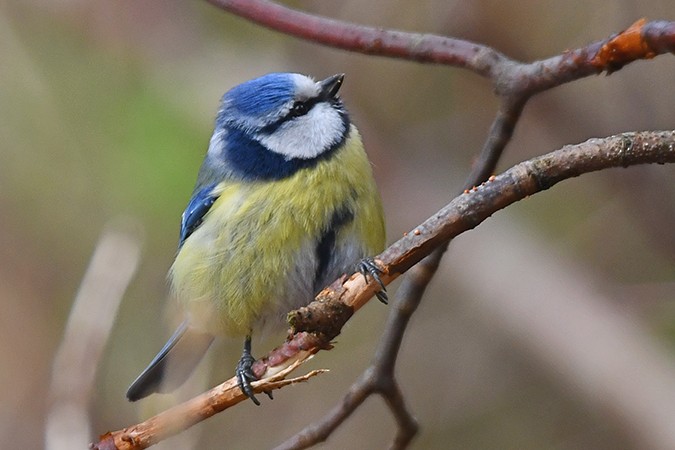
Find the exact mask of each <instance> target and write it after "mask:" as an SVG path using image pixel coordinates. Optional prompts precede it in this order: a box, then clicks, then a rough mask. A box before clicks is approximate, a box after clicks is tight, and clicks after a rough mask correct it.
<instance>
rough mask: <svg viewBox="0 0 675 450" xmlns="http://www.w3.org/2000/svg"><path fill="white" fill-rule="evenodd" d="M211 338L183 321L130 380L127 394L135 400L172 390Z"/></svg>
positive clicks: (193, 366)
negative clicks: (136, 376)
mask: <svg viewBox="0 0 675 450" xmlns="http://www.w3.org/2000/svg"><path fill="white" fill-rule="evenodd" d="M211 342H213V336H212V335H210V334H207V333H202V332H199V331H197V330H195V329H194V328H190V327H189V326H188V324H187V322H183V323H182V324H181V325H180V326H179V327H178V329H177V330H176V332H175V333H173V335H172V336H171V337H170V338H169V341H168V342H167V343H166V344H164V347H163V348H162V349H161V350H160V351H159V353H157V356H155V358H154V359H153V360H152V361H151V362H150V364H149V365H148V367H146V368H145V370H144V371H143V372H142V373H141V374H140V375H139V376H138V378H136V380H135V381H134V382H133V383H131V386H129V389H128V390H127V398H128V399H129V400H130V401H132V402H134V401H136V400H140V399H142V398H143V397H147V396H148V395H150V394H153V393H155V392H171V391H173V390H174V389H176V388H178V387H179V386H180V385H181V384H183V383H184V382H185V380H187V378H188V377H189V376H190V374H191V373H192V371H193V370H194V368H195V367H196V366H197V364H198V363H199V361H200V360H201V359H202V357H203V356H204V353H206V350H207V349H208V348H209V346H210V345H211Z"/></svg>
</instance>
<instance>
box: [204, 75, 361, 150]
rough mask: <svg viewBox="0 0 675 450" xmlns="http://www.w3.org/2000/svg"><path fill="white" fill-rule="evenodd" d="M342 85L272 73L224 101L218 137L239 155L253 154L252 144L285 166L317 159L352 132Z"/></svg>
mask: <svg viewBox="0 0 675 450" xmlns="http://www.w3.org/2000/svg"><path fill="white" fill-rule="evenodd" d="M343 79H344V75H343V74H338V75H333V76H332V77H329V78H326V79H325V80H322V81H319V82H316V81H314V80H312V79H311V78H309V77H307V76H305V75H300V74H296V73H271V74H268V75H265V76H262V77H260V78H256V79H254V80H250V81H247V82H245V83H242V84H240V85H238V86H235V87H234V88H232V89H230V90H229V91H228V92H227V93H226V94H225V95H224V96H223V98H222V102H221V108H220V111H219V112H218V117H217V119H216V130H215V133H214V137H216V135H217V134H218V133H219V132H221V133H222V134H223V137H224V138H225V140H226V141H230V142H229V144H230V146H239V148H238V149H230V150H233V151H235V152H237V153H245V152H247V151H250V150H251V149H250V148H249V147H250V145H244V141H251V142H253V143H255V144H260V145H261V146H263V147H264V148H265V149H266V150H268V151H271V152H273V153H275V154H277V155H278V156H281V157H283V159H285V160H286V161H289V160H311V159H314V158H316V157H319V156H321V155H323V154H324V153H326V152H329V151H330V150H332V149H334V148H335V147H336V146H338V145H340V144H341V143H342V142H343V141H344V139H345V137H346V135H347V133H348V131H349V118H348V116H347V113H346V111H345V109H344V107H343V105H342V101H341V100H340V98H339V97H338V95H337V93H338V90H339V89H340V86H341V85H342V80H343ZM212 144H213V142H212ZM227 145H228V143H227V142H226V143H225V146H227ZM212 147H213V145H212ZM218 147H220V146H218ZM216 150H217V149H216ZM245 156H246V155H245V154H240V155H236V158H242V157H245Z"/></svg>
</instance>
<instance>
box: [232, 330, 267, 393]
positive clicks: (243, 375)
mask: <svg viewBox="0 0 675 450" xmlns="http://www.w3.org/2000/svg"><path fill="white" fill-rule="evenodd" d="M254 362H255V358H254V357H253V355H251V341H250V338H247V340H246V342H245V343H244V352H243V353H242V355H241V358H240V359H239V362H238V363H237V368H236V369H235V374H236V376H237V385H238V386H239V389H241V392H243V393H244V395H245V396H247V397H248V398H250V399H251V401H252V402H253V403H255V404H256V405H257V406H260V401H259V400H258V399H257V398H256V397H255V394H254V393H253V386H251V382H252V381H258V377H257V376H255V373H253V363H254ZM264 392H265V394H267V396H268V397H269V398H270V399H273V397H272V391H264Z"/></svg>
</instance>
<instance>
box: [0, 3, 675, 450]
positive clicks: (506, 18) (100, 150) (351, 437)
mask: <svg viewBox="0 0 675 450" xmlns="http://www.w3.org/2000/svg"><path fill="white" fill-rule="evenodd" d="M293 5H295V6H297V7H299V8H302V9H307V10H310V11H314V12H317V13H320V14H325V15H328V16H331V17H335V18H341V19H345V20H351V21H354V22H358V23H367V24H372V25H377V26H382V27H391V28H400V29H406V30H410V31H420V32H432V33H439V34H448V35H453V36H457V37H464V38H467V39H473V40H476V41H480V42H483V43H487V44H490V45H494V46H495V47H496V48H497V49H498V50H500V51H502V52H504V53H506V54H508V55H510V56H513V57H516V58H521V59H534V58H541V57H545V56H549V55H554V54H557V53H559V52H561V51H563V50H564V49H565V48H570V47H575V46H580V45H584V44H586V43H589V42H593V41H596V40H598V39H602V38H604V37H605V36H607V35H609V34H611V33H613V32H615V31H618V30H620V29H622V28H623V27H625V26H627V25H629V24H630V23H631V22H632V21H633V20H635V19H636V18H638V17H642V16H648V17H649V18H653V19H658V18H660V19H668V20H673V17H672V4H671V2H669V1H665V0H664V1H659V0H649V1H641V2H637V1H625V2H621V3H620V4H619V3H617V4H613V5H612V6H608V5H607V4H606V3H604V2H599V1H590V2H567V3H565V2H556V1H553V0H546V1H543V2H538V1H534V0H530V1H525V2H503V1H495V0H482V1H463V0H458V1H454V2H445V1H440V0H426V1H422V2H412V3H411V2H404V1H401V0H398V1H396V0H389V1H384V0H378V1H373V2H366V3H364V2H359V1H344V2H303V1H297V2H293ZM0 56H1V57H2V64H0V137H1V138H2V148H1V149H0V211H2V213H0V357H1V358H2V359H3V360H4V361H5V363H4V364H2V365H0V382H2V384H3V385H4V386H10V387H11V388H8V389H5V390H3V392H1V393H0V404H2V405H3V408H2V411H3V412H1V413H0V442H3V444H6V445H8V446H9V447H13V448H39V447H40V446H41V445H42V442H43V436H42V435H41V434H40V430H42V428H43V425H44V415H45V408H46V403H45V402H42V401H35V400H34V399H35V398H43V397H44V396H45V395H46V384H47V383H48V380H49V376H50V365H51V359H52V355H53V352H54V350H55V348H56V346H57V345H58V343H59V340H60V337H61V334H62V329H63V324H64V323H65V321H66V319H67V316H68V312H69V308H70V303H71V301H72V298H73V296H74V294H75V292H76V290H77V287H78V283H79V280H80V278H81V276H82V274H83V272H84V270H85V268H86V265H87V262H88V259H89V256H90V254H91V252H92V249H93V246H94V245H95V242H96V239H97V236H98V235H99V233H100V232H101V230H102V229H103V227H104V226H105V224H107V223H109V222H110V221H114V220H117V218H118V217H120V216H122V217H127V218H131V220H133V221H135V222H136V223H137V224H138V226H139V227H140V228H142V229H143V234H144V236H145V242H144V249H143V250H144V258H143V261H142V265H141V268H140V271H139V273H138V275H137V277H136V279H135V281H134V283H133V284H132V286H131V287H130V289H129V291H128V293H127V295H126V298H125V301H124V302H123V306H122V308H121V310H120V314H119V317H118V319H117V326H116V328H115V330H114V332H113V334H112V335H111V337H110V341H109V344H108V350H107V357H106V359H105V361H104V362H103V363H102V365H101V367H100V368H99V377H98V385H97V392H96V396H95V398H94V399H93V405H94V407H93V408H92V412H91V420H92V423H93V425H92V427H93V430H94V431H96V432H104V431H106V430H109V429H115V428H118V427H121V426H125V425H128V424H130V423H132V422H134V421H136V420H137V419H138V418H139V417H141V416H142V417H146V416H147V415H148V414H150V413H151V412H152V411H153V410H156V409H157V408H160V407H161V406H162V405H163V404H165V403H166V400H162V399H160V400H157V399H155V400H150V401H148V402H146V403H143V404H141V405H139V406H137V405H131V404H128V403H127V402H126V400H125V399H124V391H125V389H126V386H127V385H128V383H129V382H130V381H131V380H132V379H133V377H134V376H135V375H136V374H137V373H138V371H139V370H140V369H141V368H142V367H143V366H144V365H145V363H147V361H148V359H149V358H150V357H151V356H152V355H154V352H155V351H156V350H157V348H158V347H159V346H160V345H161V344H162V343H163V338H164V337H165V336H166V334H167V331H168V326H167V325H166V323H167V322H169V321H170V320H171V319H170V318H167V319H166V320H164V319H163V318H164V317H165V316H167V315H168V316H172V315H173V314H172V313H166V311H165V307H164V303H165V299H166V296H167V293H166V284H165V273H166V270H167V268H168V267H169V265H170V263H171V260H172V257H173V254H174V251H175V245H176V240H177V233H178V224H179V217H180V214H181V212H182V209H183V207H184V205H185V202H186V201H187V199H188V198H189V195H190V192H191V189H192V184H193V182H194V179H195V176H196V171H197V169H198V167H199V164H200V162H201V159H202V156H203V153H204V151H205V149H206V146H207V144H208V140H209V137H210V131H211V125H212V120H213V117H214V115H215V111H216V108H217V105H218V99H219V97H220V95H222V93H223V92H224V91H225V90H226V89H228V88H229V87H231V86H233V85H234V84H237V83H239V82H241V81H243V80H246V79H249V78H252V77H254V76H257V75H260V74H262V73H265V72H271V71H297V72H305V73H310V74H312V75H315V76H316V77H323V76H327V75H330V74H332V73H337V72H346V73H347V78H346V84H345V88H344V93H343V97H344V98H345V102H346V104H347V106H348V108H349V109H350V111H351V113H352V115H353V117H354V121H355V122H356V123H357V124H358V125H359V128H360V129H361V132H362V134H363V136H364V139H365V142H366V147H367V148H368V151H369V154H370V157H371V159H372V160H373V164H374V167H375V172H376V177H377V178H378V182H379V185H380V187H381V190H382V192H383V197H384V200H385V209H386V211H387V217H388V229H389V240H390V241H393V240H395V239H396V238H397V237H398V236H400V235H401V234H402V233H403V232H404V231H406V230H409V229H410V228H411V227H413V226H414V225H416V224H417V223H419V222H420V221H422V220H423V219H424V218H426V217H427V216H428V215H429V214H431V213H433V212H434V211H436V210H437V209H438V208H439V207H440V206H442V205H443V204H445V203H447V201H448V200H449V199H450V198H451V197H452V196H453V194H454V193H456V192H457V191H458V189H459V187H460V186H461V185H462V182H463V180H464V177H465V176H466V174H467V173H468V168H469V166H470V163H471V160H472V158H473V156H474V155H475V154H476V152H477V151H478V149H479V148H480V147H481V145H482V141H483V139H484V138H485V136H486V132H487V129H488V127H489V124H490V121H491V120H492V116H493V113H494V110H495V106H496V100H495V99H494V97H493V96H492V93H491V88H490V86H489V84H488V83H487V82H486V81H485V80H482V79H480V78H478V77H477V76H475V75H472V74H470V73H466V72H463V71H460V70H457V69H448V68H442V67H437V66H421V65H416V64H412V63H406V62H402V61H393V60H387V59H384V58H371V57H366V56H362V55H353V54H349V53H347V52H344V51H338V50H334V49H326V48H322V47H319V46H316V45H314V44H311V43H307V42H302V41H299V40H296V39H293V38H290V37H285V36H280V35H278V34H276V33H274V32H272V31H269V30H266V29H262V28H260V27H257V26H255V25H252V24H249V23H246V22H244V21H242V20H240V19H237V18H234V17H230V16H228V15H226V14H224V13H223V12H222V11H218V10H216V9H215V8H213V7H211V6H209V5H207V4H205V3H201V2H179V1H175V0H174V1H168V2H166V1H164V2H162V1H158V0H151V1H147V2H85V1H81V0H67V1H61V2H52V3H51V4H42V3H40V2H36V1H26V2H13V1H11V0H7V1H4V2H3V1H0ZM673 73H675V62H674V58H672V57H669V56H665V57H661V58H657V59H656V60H654V61H648V62H640V63H637V64H634V65H631V66H629V67H627V68H625V69H624V70H622V71H620V72H618V73H616V74H614V75H612V76H611V77H595V78H592V79H586V80H582V81H580V82H578V83H574V84H572V85H569V86H564V87H562V88H560V89H557V90H555V91H553V92H550V93H545V94H543V95H541V96H540V97H538V98H536V99H535V100H534V101H533V102H532V103H531V104H530V105H528V108H527V109H526V111H525V114H524V117H523V120H522V121H521V123H520V124H519V127H518V129H517V133H516V137H515V139H514V142H513V143H512V145H511V146H510V147H509V149H508V153H507V154H506V155H505V159H504V161H503V163H502V166H501V169H505V168H506V167H508V166H509V165H511V164H513V163H516V162H518V161H521V160H523V159H527V158H529V157H531V156H534V155H536V154H540V153H543V152H547V151H550V150H553V149H556V148H558V147H560V146H562V145H563V144H565V143H570V142H578V141H582V140H585V139H587V138H589V137H592V136H603V135H608V134H612V133H616V132H619V131H627V130H638V129H658V128H668V127H670V128H672V124H673V123H675V112H674V110H673V108H672V98H670V99H666V98H664V97H666V95H665V94H667V95H672V94H670V87H671V85H672V79H673ZM631 171H632V172H631ZM631 171H619V170H617V171H610V172H606V173H602V174H597V175H596V176H593V175H592V176H587V177H583V178H582V179H579V180H574V181H569V182H566V183H563V184H562V185H561V186H559V187H556V189H553V190H551V192H548V193H544V194H541V195H538V196H536V197H535V198H533V199H529V200H528V201H525V202H522V204H519V205H515V206H514V207H513V208H512V209H513V215H512V216H509V217H518V220H520V221H521V222H522V224H523V226H524V227H530V228H531V229H532V230H537V231H536V232H537V233H539V234H541V235H543V236H545V237H546V239H548V241H549V242H550V245H551V251H552V252H553V253H555V252H556V251H561V249H564V251H565V252H566V253H567V254H571V255H572V256H573V257H574V258H577V261H578V262H579V264H580V265H582V266H584V265H585V266H587V267H592V268H593V269H594V270H595V271H596V272H597V276H598V277H599V278H601V279H604V280H610V281H611V282H612V283H615V284H616V286H617V292H616V297H617V301H619V302H622V304H624V305H626V306H627V307H628V308H630V309H631V310H633V311H634V312H635V314H636V315H637V316H638V317H641V319H642V320H644V321H645V323H647V324H648V326H649V327H651V328H653V329H654V330H655V333H657V334H659V335H660V336H662V337H663V338H664V339H668V340H669V341H670V342H671V343H672V342H675V331H673V330H675V325H674V324H675V306H674V304H673V303H672V284H673V278H674V277H673V269H674V267H673V265H674V264H675V257H674V256H675V251H674V249H673V248H671V247H670V246H667V245H664V244H663V239H662V238H661V237H659V236H660V233H670V234H672V222H667V221H665V220H664V218H663V215H659V214H656V213H655V212H654V211H655V210H668V211H673V210H674V207H673V205H674V202H673V198H675V191H674V189H673V183H672V181H671V180H672V175H673V172H674V170H673V169H672V168H669V167H665V168H664V167H658V168H641V169H635V170H633V169H631ZM629 172H631V173H632V174H633V175H632V176H629V175H627V174H628V173H629ZM649 180H651V184H645V183H646V182H647V181H649ZM655 186H656V187H657V189H659V191H656V190H655ZM635 192H659V195H658V196H656V195H655V196H653V197H652V198H650V201H649V202H647V201H644V199H642V200H641V199H639V198H638V197H635V196H634V193H635ZM632 195H633V197H632ZM500 217H501V216H500V215H497V216H496V217H495V218H494V219H492V220H500ZM476 233H480V228H479V229H478V230H477V231H476ZM449 257H457V255H452V254H450V255H449ZM462 295H463V293H462V292H460V291H458V290H456V289H455V288H453V287H452V286H450V285H449V284H448V283H447V281H446V280H445V279H444V278H443V277H440V278H439V279H436V280H435V281H434V284H433V286H432V289H431V292H430V295H429V296H428V297H429V298H427V299H426V300H425V303H424V304H423V306H422V309H421V311H420V312H419V314H418V315H416V316H415V318H414V319H413V323H412V325H411V328H410V330H409V332H408V334H407V336H408V340H407V341H406V344H405V346H404V350H403V354H402V361H401V366H400V367H399V372H400V377H401V380H402V384H403V388H404V390H405V391H406V394H407V395H408V396H409V401H410V403H411V404H412V407H413V409H414V411H415V412H416V414H417V415H418V417H419V420H420V422H421V425H422V430H421V435H420V436H419V437H418V439H417V441H416V447H417V448H463V449H467V448H476V449H478V448H519V449H525V448H532V449H539V448H619V447H620V442H621V441H620V439H619V438H617V433H616V431H617V430H614V429H612V428H611V426H609V425H607V423H606V422H605V421H604V420H603V418H602V417H600V416H599V415H598V414H597V413H596V412H594V411H593V410H592V409H589V408H588V407H587V405H585V404H583V402H580V401H578V399H576V398H575V397H574V396H573V395H572V394H570V393H569V392H565V391H564V390H563V389H561V388H560V387H559V386H557V385H556V384H555V383H554V381H553V380H552V379H551V378H550V377H547V376H545V375H544V374H543V373H542V371H541V369H540V368H539V367H537V365H536V364H535V363H534V362H532V361H530V360H528V359H527V356H526V355H523V354H522V353H521V352H519V351H518V349H515V348H513V347H512V346H509V345H508V344H507V343H504V342H503V339H501V338H500V337H499V336H497V335H496V334H495V332H494V331H489V330H485V329H482V328H481V320H480V318H477V317H474V316H473V315H474V314H475V312H471V311H470V310H469V309H467V308H466V307H465V306H462V305H461V304H457V303H456V302H453V301H449V299H453V298H454V297H455V296H462ZM385 312H386V310H384V309H383V308H382V307H381V306H380V305H369V306H368V307H367V308H366V309H365V310H364V311H363V312H362V313H360V314H359V315H358V317H356V318H355V319H354V320H353V323H350V324H349V326H348V327H347V329H346V330H345V332H344V333H343V335H342V336H340V337H339V346H338V347H337V348H336V349H335V350H334V351H333V352H330V353H326V354H325V355H321V358H319V361H315V362H313V363H312V364H314V365H315V366H316V367H319V366H321V367H331V368H332V369H333V370H332V372H331V374H330V375H327V376H324V377H321V379H319V380H316V381H312V382H311V383H309V384H308V385H307V386H302V387H296V388H291V389H288V390H285V391H283V392H281V393H280V394H279V395H278V396H277V399H276V400H275V401H274V402H265V405H264V407H262V408H255V407H253V406H252V405H243V407H241V408H236V409H235V410H233V411H231V412H227V413H225V414H223V415H221V416H218V417H216V418H214V419H211V420H210V421H209V422H208V423H206V424H203V425H200V426H198V427H196V429H195V430H193V431H191V432H190V433H188V438H184V437H181V438H177V440H173V441H169V442H167V443H165V444H164V445H163V446H161V447H160V448H187V446H188V444H189V442H192V444H194V442H199V444H194V445H195V448H221V447H222V445H223V442H227V443H228V447H229V448H265V447H269V446H271V445H273V444H274V443H278V442H279V441H280V440H282V439H283V438H285V437H287V436H289V435H290V434H291V433H292V432H293V431H295V430H297V429H299V428H300V427H301V426H302V425H304V424H306V423H308V422H309V421H311V420H312V418H314V417H316V416H318V415H321V414H322V413H323V412H324V411H326V410H327V409H328V408H329V407H330V406H332V405H333V404H334V402H335V401H337V399H339V398H340V397H341V395H342V393H343V392H344V390H345V388H346V387H347V386H348V385H349V384H350V383H351V381H352V380H353V379H354V377H355V376H357V375H358V374H359V372H360V370H361V369H362V368H363V367H364V365H365V364H366V363H367V362H368V360H369V359H370V356H371V354H372V349H373V347H374V345H375V343H376V339H377V334H378V333H379V331H380V330H381V328H382V323H383V320H384V317H385ZM92 320H95V318H92ZM275 339H276V340H275ZM277 340H278V336H276V337H269V338H268V339H267V340H265V341H264V343H259V342H258V343H256V349H257V351H258V352H262V351H264V349H266V348H268V347H269V346H271V345H273V344H274V342H277ZM436 341H439V342H440V343H441V344H442V345H441V346H440V348H443V349H444V351H446V352H447V353H446V354H445V355H442V356H440V357H439V355H438V354H436V351H437V349H438V348H439V346H436V345H432V346H431V347H433V348H429V347H430V346H429V345H428V344H429V342H436ZM266 345H267V346H268V347H265V346H266ZM221 346H222V347H225V348H224V349H223V348H221V349H219V350H216V351H214V352H212V353H213V354H214V355H212V356H211V362H212V364H211V365H212V366H213V367H215V368H216V370H214V374H213V375H212V376H211V379H210V381H209V382H208V383H215V382H217V381H218V380H221V379H223V378H224V377H226V376H229V375H230V373H231V369H232V367H233V362H234V361H235V360H236V355H237V354H238V352H239V347H240V343H239V342H235V343H225V344H222V345H221ZM439 359H442V361H439ZM432 362H433V363H432ZM205 365H207V364H205ZM431 374H433V376H434V377H443V378H444V379H445V383H446V384H447V385H448V386H449V387H448V392H430V391H429V390H428V383H427V382H426V378H427V377H428V376H432V375H431ZM205 378H206V376H204V375H203V374H202V375H201V378H200V376H199V375H198V376H197V377H195V382H194V384H199V383H200V382H201V383H205V382H204V379H205ZM201 387H203V385H202V386H201ZM201 387H200V386H195V385H193V386H191V387H187V388H186V389H187V392H184V393H183V394H182V395H189V394H190V393H194V392H196V391H198V390H199V389H201ZM190 389H192V390H190ZM163 402H164V403H163ZM297 405H302V408H298V407H297ZM19 407H21V411H22V414H21V418H20V419H19V418H18V417H15V416H14V411H15V410H16V409H17V408H19ZM300 409H301V410H300ZM289 411H293V413H292V414H289ZM392 429H393V421H392V419H391V418H390V417H389V416H388V414H387V413H385V412H383V408H382V404H381V402H379V400H369V402H368V404H367V405H366V408H365V410H363V411H359V413H358V414H357V415H356V416H355V417H354V418H352V419H350V421H348V423H347V424H346V425H345V427H344V428H343V429H342V430H340V431H339V432H338V433H337V434H336V436H335V437H334V438H333V439H331V440H329V442H328V444H327V445H326V447H328V448H345V447H347V446H350V447H360V448H381V447H383V446H384V445H386V443H387V442H388V440H389V436H390V434H391V430H392ZM259 430H266V432H264V433H261V432H260V431H259Z"/></svg>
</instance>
